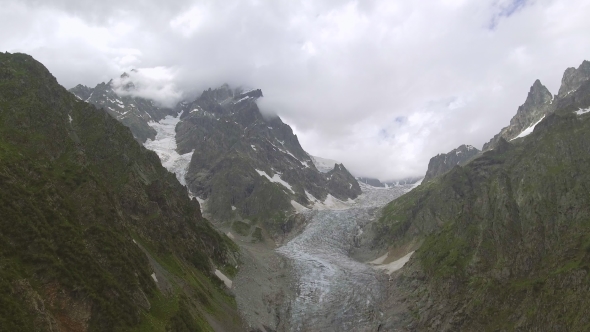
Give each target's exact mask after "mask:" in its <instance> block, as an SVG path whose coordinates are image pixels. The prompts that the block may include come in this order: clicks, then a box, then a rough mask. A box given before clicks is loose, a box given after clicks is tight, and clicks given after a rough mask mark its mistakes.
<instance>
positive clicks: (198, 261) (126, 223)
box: [0, 53, 239, 331]
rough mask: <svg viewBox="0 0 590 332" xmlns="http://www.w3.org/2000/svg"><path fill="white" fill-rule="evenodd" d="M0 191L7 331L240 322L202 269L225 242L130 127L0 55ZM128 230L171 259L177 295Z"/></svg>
mask: <svg viewBox="0 0 590 332" xmlns="http://www.w3.org/2000/svg"><path fill="white" fill-rule="evenodd" d="M70 119H71V121H70ZM0 188H1V190H0V216H1V217H0V229H2V232H1V234H0V294H1V295H0V326H2V327H3V328H6V329H8V330H32V329H35V328H38V327H47V326H49V325H54V326H55V325H56V326H58V327H59V328H60V329H71V330H85V329H89V330H105V331H106V330H109V331H110V330H130V329H136V328H137V327H138V326H144V324H146V321H149V320H150V319H151V320H156V321H158V322H159V323H158V324H159V325H158V324H156V325H157V326H160V328H159V329H158V328H155V329H154V330H163V329H164V327H166V326H168V328H169V329H172V330H187V329H185V328H184V327H188V330H194V329H195V327H198V328H199V329H208V328H209V327H208V324H207V323H206V321H205V320H204V318H203V315H204V314H207V315H209V316H210V317H213V318H215V317H216V316H217V317H218V319H225V320H227V321H228V322H230V323H229V324H228V325H232V324H233V325H236V324H237V325H239V322H237V321H234V322H231V321H232V319H231V318H230V319H228V317H227V314H224V313H223V311H224V310H226V309H228V311H231V310H235V304H232V302H233V300H232V299H231V298H228V297H227V296H226V295H224V291H223V290H222V286H221V285H220V283H219V282H217V279H216V278H215V277H213V276H212V275H211V272H210V271H211V269H212V266H211V262H213V263H214V264H215V265H219V266H221V265H224V264H229V263H230V262H231V261H232V255H233V254H232V252H233V251H235V250H236V248H235V247H234V246H233V245H232V243H231V242H230V241H229V240H228V239H227V238H225V237H223V236H221V235H219V234H218V233H217V232H216V231H215V230H214V229H213V228H212V227H211V226H210V225H209V224H208V222H206V221H205V220H204V219H203V218H202V217H201V215H200V210H199V205H198V203H197V202H196V201H194V200H193V201H190V200H189V199H188V197H187V196H186V191H185V189H184V188H183V187H182V186H180V184H178V182H177V181H176V180H175V178H174V176H173V175H172V174H170V173H168V172H167V171H166V170H165V169H164V168H163V167H162V166H161V165H160V162H159V159H158V157H157V156H156V155H155V154H154V153H152V152H149V151H147V150H145V149H144V148H143V147H141V146H139V145H138V144H137V143H136V142H135V141H134V140H133V137H132V135H131V133H130V132H129V130H128V129H127V128H125V127H123V126H122V125H120V124H119V123H118V122H117V121H116V120H114V119H112V118H111V117H110V116H108V115H107V114H106V113H105V112H104V111H102V110H96V109H95V108H94V107H92V106H90V105H88V104H86V103H84V102H81V101H78V100H76V98H75V97H74V96H72V95H71V94H69V93H68V92H67V91H66V90H65V89H63V88H62V87H61V86H59V85H58V84H57V82H56V81H55V78H53V76H51V74H50V73H49V72H48V71H47V70H46V69H45V68H44V67H43V66H42V65H41V64H40V63H38V62H36V61H35V60H34V59H33V58H31V57H30V56H27V55H22V54H8V53H6V54H0ZM132 234H134V236H135V237H136V239H137V240H138V241H141V242H142V243H144V244H145V247H149V248H151V250H150V253H151V254H152V256H153V257H154V258H155V259H156V260H161V261H166V260H170V261H174V262H176V268H177V269H176V270H172V271H171V273H172V274H173V275H176V277H177V278H178V280H179V281H178V282H174V283H173V284H175V285H177V286H178V285H182V286H183V287H176V290H175V292H174V296H166V295H164V294H161V293H160V292H159V291H158V289H157V288H156V285H155V283H154V282H153V281H152V279H151V277H150V274H151V273H152V267H150V265H149V262H148V259H147V258H146V256H145V254H144V253H143V252H142V251H141V250H140V249H139V247H138V246H137V245H135V244H134V243H133V241H132ZM187 274H189V275H190V276H187ZM197 281H198V283H197ZM142 294H145V296H147V298H148V299H149V300H150V302H151V307H150V309H148V306H149V304H146V303H145V301H143V300H142ZM162 306H169V308H170V310H168V311H167V315H162V314H161V313H159V311H158V310H160V308H161V307H162ZM232 308H233V309H232ZM234 318H235V317H234ZM234 320H235V319H234ZM183 324H184V325H183Z"/></svg>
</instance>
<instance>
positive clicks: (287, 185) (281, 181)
mask: <svg viewBox="0 0 590 332" xmlns="http://www.w3.org/2000/svg"><path fill="white" fill-rule="evenodd" d="M255 171H256V173H258V174H260V176H264V177H265V178H267V179H268V180H269V181H270V182H274V183H279V184H282V185H283V186H285V187H286V188H287V189H289V190H290V191H291V192H292V193H295V192H294V191H293V188H291V185H290V184H288V183H287V182H285V181H283V179H281V177H280V176H279V175H278V174H276V173H275V174H274V175H273V176H272V178H271V177H270V176H268V174H266V172H265V171H261V170H258V169H256V170H255Z"/></svg>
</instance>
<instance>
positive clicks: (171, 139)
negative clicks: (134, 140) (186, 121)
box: [143, 112, 194, 186]
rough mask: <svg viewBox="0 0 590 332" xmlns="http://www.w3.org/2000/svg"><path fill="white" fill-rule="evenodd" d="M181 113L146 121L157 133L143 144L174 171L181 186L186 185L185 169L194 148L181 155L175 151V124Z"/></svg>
mask: <svg viewBox="0 0 590 332" xmlns="http://www.w3.org/2000/svg"><path fill="white" fill-rule="evenodd" d="M181 115H182V112H180V113H178V115H177V116H176V117H172V116H170V115H168V116H166V117H165V118H164V119H162V120H160V122H150V123H148V124H149V125H150V127H152V128H154V129H155V130H156V133H157V134H156V138H155V139H154V140H153V141H152V140H151V139H149V138H148V139H147V141H145V143H144V144H143V145H144V146H145V147H146V148H147V149H149V150H152V151H154V152H155V153H156V154H157V155H158V157H160V160H161V161H162V166H164V168H166V169H167V170H168V171H169V172H171V173H174V174H175V175H176V178H177V179H178V181H179V182H180V183H181V184H182V185H183V186H186V179H185V176H186V171H187V170H188V164H189V163H190V161H191V158H192V156H193V152H194V150H193V151H192V152H189V153H185V154H182V155H180V154H178V152H176V125H177V124H178V122H180V116H181Z"/></svg>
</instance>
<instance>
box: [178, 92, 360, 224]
mask: <svg viewBox="0 0 590 332" xmlns="http://www.w3.org/2000/svg"><path fill="white" fill-rule="evenodd" d="M260 97H262V91H260V90H250V91H247V92H243V91H241V89H231V88H230V87H229V86H227V85H223V86H222V87H220V88H218V89H208V90H206V91H204V92H203V94H202V95H201V96H200V97H199V98H197V99H196V100H195V101H194V102H192V103H189V104H186V105H184V106H182V108H181V109H182V110H183V111H184V112H183V114H182V116H181V121H180V122H179V124H178V125H177V127H176V132H177V135H176V139H177V144H178V153H180V154H184V153H188V152H191V151H193V150H194V153H193V156H192V159H191V162H190V164H189V168H188V172H187V175H186V182H187V186H188V188H189V190H190V191H191V192H192V193H193V194H194V195H196V196H199V197H201V198H203V199H207V200H208V201H207V211H208V212H209V213H210V214H211V215H212V216H213V217H215V218H216V219H219V220H227V219H231V218H234V217H236V216H238V215H239V216H241V217H243V218H248V219H250V220H253V221H254V222H257V221H262V223H263V224H265V225H266V228H267V230H269V231H270V233H271V234H274V233H273V232H280V225H279V224H280V223H281V222H282V221H283V219H284V213H285V212H288V211H292V210H293V206H292V203H291V201H296V202H297V203H298V204H301V205H303V206H307V207H311V206H312V205H313V204H314V202H315V201H316V200H319V201H323V200H324V199H326V198H327V195H328V194H331V195H332V196H334V197H335V198H337V199H340V200H348V199H349V198H355V197H357V196H358V195H359V194H360V193H361V190H360V187H359V185H358V183H357V182H356V180H355V179H354V177H353V176H352V175H350V173H349V172H348V171H347V170H346V168H345V167H344V166H343V165H341V164H336V165H334V167H333V169H332V170H331V171H329V172H327V173H320V172H319V171H318V170H317V169H316V167H315V165H314V163H313V161H312V159H311V157H310V156H309V154H307V153H306V152H305V151H304V150H303V148H302V147H301V145H300V144H299V140H298V139H297V136H296V135H295V134H293V130H292V129H291V127H289V126H288V125H287V124H285V123H283V121H282V120H281V119H280V118H279V117H278V116H270V117H268V116H263V115H262V114H261V113H260V110H259V109H258V106H257V104H256V100H257V99H258V98H260ZM312 196H313V197H312Z"/></svg>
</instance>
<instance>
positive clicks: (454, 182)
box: [374, 111, 590, 331]
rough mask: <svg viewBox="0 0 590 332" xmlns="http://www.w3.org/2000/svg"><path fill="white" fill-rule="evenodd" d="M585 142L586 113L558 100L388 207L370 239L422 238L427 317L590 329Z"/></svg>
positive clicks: (420, 268)
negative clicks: (518, 134) (526, 128)
mask: <svg viewBox="0 0 590 332" xmlns="http://www.w3.org/2000/svg"><path fill="white" fill-rule="evenodd" d="M588 151H590V118H588V117H578V116H576V115H575V114H571V113H567V112H564V111H563V112H561V111H558V112H556V114H552V115H548V116H547V117H546V118H545V120H543V121H542V122H541V123H540V124H539V125H538V126H537V128H536V129H535V132H534V133H532V134H531V135H529V136H528V137H526V138H525V139H523V140H521V141H519V142H516V143H513V144H510V143H507V142H506V141H501V142H499V144H498V146H497V147H496V148H495V149H494V150H493V151H489V152H486V153H484V154H483V155H482V156H480V157H479V158H477V159H475V160H473V161H472V162H470V163H469V164H467V165H465V166H463V167H456V168H454V169H453V170H451V171H450V172H449V173H447V174H446V175H444V176H442V177H440V178H437V179H435V180H434V181H432V182H429V183H428V184H426V185H422V186H420V187H418V188H417V189H416V190H413V191H412V192H410V193H408V194H407V195H405V196H403V197H401V198H399V199H397V200H396V201H394V202H392V203H390V204H388V205H387V206H386V207H385V209H384V212H383V215H382V217H381V219H380V220H379V222H378V223H377V224H376V226H375V227H377V230H378V232H376V233H377V234H379V235H378V236H377V237H376V239H375V243H374V245H376V246H383V245H391V246H401V245H403V244H405V243H407V242H408V241H411V240H416V239H420V240H422V241H423V244H422V246H421V248H420V249H419V250H418V251H417V252H416V254H415V256H416V258H417V259H416V260H415V261H414V264H410V265H411V267H410V269H411V271H414V273H416V274H414V275H413V276H417V277H418V279H419V280H423V281H422V282H420V283H413V284H410V286H408V287H409V288H410V289H413V291H412V294H413V295H412V296H411V297H410V298H409V300H408V301H409V303H412V304H411V305H410V312H412V313H414V314H415V318H416V321H417V322H418V321H419V322H420V323H419V324H418V328H419V329H428V328H429V327H431V328H432V327H433V326H439V329H441V328H440V327H441V326H447V327H445V328H444V329H448V330H470V331H498V330H551V331H587V330H588V329H589V327H590V321H589V320H588V318H587V317H589V315H590V311H589V309H588V308H590V291H589V290H588V287H587V285H588V284H589V283H590V277H589V275H588V272H589V271H590V249H589V248H590V222H589V220H590V195H589V194H588V193H589V192H590V172H588V170H587V165H589V164H590V154H588ZM429 302H430V303H433V305H432V306H431V308H436V309H433V310H427V309H426V303H429ZM434 322H442V323H441V324H443V325H431V324H435V323H434ZM436 324H438V323H436ZM445 324H446V325H445Z"/></svg>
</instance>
